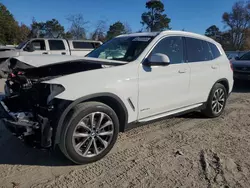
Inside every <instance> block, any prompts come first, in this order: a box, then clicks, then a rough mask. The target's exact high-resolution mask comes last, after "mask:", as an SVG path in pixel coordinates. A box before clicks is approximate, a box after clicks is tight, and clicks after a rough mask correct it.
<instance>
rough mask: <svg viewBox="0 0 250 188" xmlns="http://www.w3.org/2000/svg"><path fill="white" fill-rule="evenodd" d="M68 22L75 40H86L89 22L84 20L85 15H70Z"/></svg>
mask: <svg viewBox="0 0 250 188" xmlns="http://www.w3.org/2000/svg"><path fill="white" fill-rule="evenodd" d="M67 20H68V21H69V22H70V23H71V26H70V29H69V32H70V33H71V35H72V37H73V39H86V25H87V24H88V23H89V22H87V21H85V20H84V18H83V15H82V14H75V15H70V16H69V17H68V18H67Z"/></svg>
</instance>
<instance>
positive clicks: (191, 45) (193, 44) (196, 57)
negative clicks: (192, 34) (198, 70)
mask: <svg viewBox="0 0 250 188" xmlns="http://www.w3.org/2000/svg"><path fill="white" fill-rule="evenodd" d="M186 44H187V46H186V47H187V58H188V62H201V61H209V60H211V59H212V58H213V57H212V54H211V50H210V48H209V46H208V44H207V42H205V41H203V40H199V39H195V38H188V37H187V38H186Z"/></svg>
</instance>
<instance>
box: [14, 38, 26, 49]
mask: <svg viewBox="0 0 250 188" xmlns="http://www.w3.org/2000/svg"><path fill="white" fill-rule="evenodd" d="M27 42H28V40H27V41H25V42H22V43H21V44H19V45H18V46H17V47H16V49H19V50H20V49H22V48H23V47H24V45H26V43H27Z"/></svg>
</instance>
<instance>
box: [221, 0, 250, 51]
mask: <svg viewBox="0 0 250 188" xmlns="http://www.w3.org/2000/svg"><path fill="white" fill-rule="evenodd" d="M222 19H223V22H224V23H225V24H226V27H229V29H230V30H229V32H230V38H231V43H232V44H233V47H234V49H235V50H240V49H242V48H243V45H244V43H245V40H246V33H247V30H248V28H249V27H250V2H249V1H248V2H244V1H239V2H236V3H235V4H234V5H233V7H232V11H231V12H225V13H224V14H223V16H222Z"/></svg>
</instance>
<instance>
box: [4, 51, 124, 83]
mask: <svg viewBox="0 0 250 188" xmlns="http://www.w3.org/2000/svg"><path fill="white" fill-rule="evenodd" d="M60 60H61V61H60ZM7 63H8V71H6V72H8V73H12V75H13V74H14V76H16V75H17V74H21V75H24V76H25V77H26V78H29V79H39V80H44V79H45V80H47V79H51V78H54V77H60V76H64V75H69V74H74V73H78V72H84V71H90V70H95V69H102V68H106V67H110V66H111V67H114V66H119V65H124V64H125V63H121V62H119V61H110V60H101V59H97V58H85V57H82V58H81V57H73V56H61V55H57V56H50V55H49V56H42V55H41V56H19V57H14V58H10V59H8V60H7Z"/></svg>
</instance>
